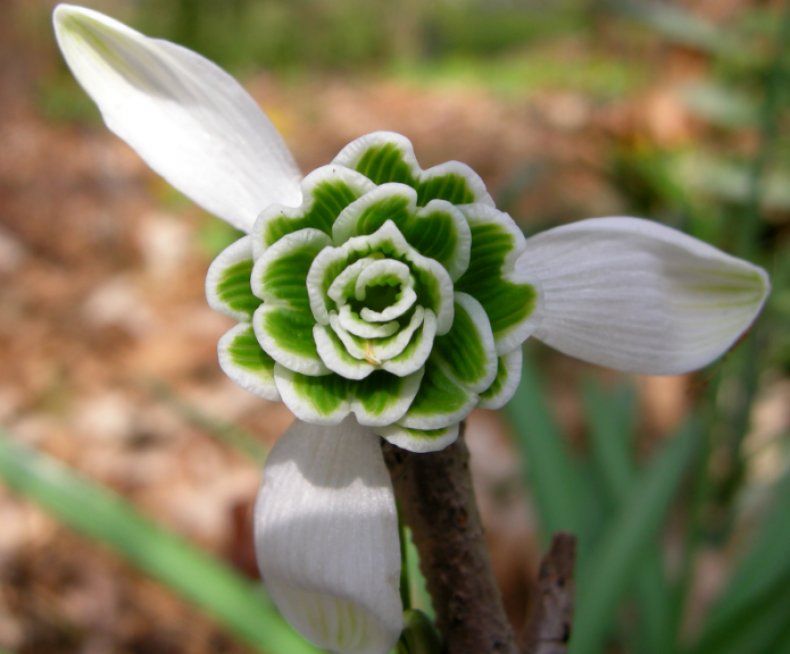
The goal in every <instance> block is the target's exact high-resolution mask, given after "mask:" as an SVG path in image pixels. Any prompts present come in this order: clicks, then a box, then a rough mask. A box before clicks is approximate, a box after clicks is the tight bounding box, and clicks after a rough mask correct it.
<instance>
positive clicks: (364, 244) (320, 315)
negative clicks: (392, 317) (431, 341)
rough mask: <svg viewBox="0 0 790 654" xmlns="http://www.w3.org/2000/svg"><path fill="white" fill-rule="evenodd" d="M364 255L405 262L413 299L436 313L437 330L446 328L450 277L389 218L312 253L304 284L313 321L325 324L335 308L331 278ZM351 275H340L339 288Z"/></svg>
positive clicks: (449, 319)
mask: <svg viewBox="0 0 790 654" xmlns="http://www.w3.org/2000/svg"><path fill="white" fill-rule="evenodd" d="M365 257H371V258H374V259H375V258H379V259H388V258H389V259H395V260H397V261H400V262H402V263H405V264H406V265H407V266H408V267H409V270H410V272H411V275H412V277H413V278H414V280H415V282H414V290H415V292H416V294H417V303H418V304H421V305H423V306H424V307H425V308H426V309H431V310H432V311H433V312H434V313H435V314H436V318H437V332H438V333H444V332H446V331H447V330H448V329H449V328H450V325H451V324H452V320H453V302H452V289H453V282H452V279H450V276H449V274H448V273H447V271H446V270H445V269H444V268H443V267H442V266H441V264H439V263H438V262H437V261H434V260H433V259H429V258H428V257H424V256H422V255H421V254H420V253H419V252H417V251H416V250H415V249H414V248H412V247H411V246H410V245H409V244H408V243H407V242H406V240H405V239H404V237H403V235H402V234H401V232H400V230H398V228H397V226H396V225H395V224H394V223H393V222H392V221H389V220H388V221H387V222H385V223H384V224H383V225H382V226H381V228H380V229H378V230H377V231H376V232H375V233H374V234H371V235H369V236H355V237H353V238H350V239H349V240H348V241H346V242H345V243H343V245H341V246H340V247H336V248H326V249H324V250H323V251H321V252H320V253H319V254H318V256H316V258H315V260H314V261H313V264H312V266H311V268H310V271H309V273H308V276H307V288H308V294H309V298H310V308H311V309H312V311H313V315H314V316H315V319H316V321H317V322H319V323H321V324H324V325H325V324H327V323H328V322H329V312H330V311H332V310H337V309H338V306H337V304H335V303H333V302H331V301H330V300H329V299H328V297H327V295H328V292H329V289H330V288H331V287H332V284H333V282H334V281H335V279H337V278H338V277H339V276H340V275H341V274H342V273H343V271H344V270H345V269H347V268H350V267H351V266H353V265H354V264H355V263H356V262H357V261H358V260H360V259H362V258H365ZM355 274H357V273H355ZM352 277H353V276H351V275H350V276H349V278H348V279H347V280H346V279H345V278H344V282H343V285H342V289H344V290H343V292H345V289H346V288H347V286H345V283H346V282H348V283H350V280H351V279H352ZM338 297H339V295H338ZM387 320H388V319H387Z"/></svg>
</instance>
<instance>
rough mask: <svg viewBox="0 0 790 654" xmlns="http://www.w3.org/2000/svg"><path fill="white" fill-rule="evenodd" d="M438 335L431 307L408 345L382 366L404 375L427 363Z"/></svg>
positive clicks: (396, 373)
mask: <svg viewBox="0 0 790 654" xmlns="http://www.w3.org/2000/svg"><path fill="white" fill-rule="evenodd" d="M435 336H436V316H434V315H433V311H431V310H430V309H428V310H426V311H425V314H424V315H423V319H422V323H421V324H420V326H419V328H418V329H417V330H416V331H415V332H414V334H413V335H412V336H411V338H410V339H409V342H408V343H406V346H405V347H404V348H403V350H401V351H400V352H398V354H396V355H394V356H392V357H391V358H389V359H387V360H386V361H384V362H382V364H381V367H382V369H384V370H387V371H388V372H391V373H392V374H394V375H398V376H400V377H403V376H404V375H409V374H411V373H412V372H413V371H414V370H417V369H418V368H421V367H422V366H423V365H425V362H426V361H427V360H428V357H429V356H430V354H431V350H432V349H433V342H434V337H435Z"/></svg>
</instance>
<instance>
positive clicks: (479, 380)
mask: <svg viewBox="0 0 790 654" xmlns="http://www.w3.org/2000/svg"><path fill="white" fill-rule="evenodd" d="M434 351H435V352H436V356H437V357H438V358H439V359H440V360H441V361H442V362H443V363H444V364H445V366H446V368H447V370H448V372H449V373H450V374H451V375H452V376H453V377H454V378H455V379H456V381H459V382H460V383H461V384H463V385H464V386H466V387H467V388H468V389H469V390H470V391H472V392H473V393H479V392H481V391H483V390H485V389H486V388H488V387H489V386H490V385H491V383H492V382H493V381H494V377H495V376H496V371H497V363H496V347H495V345H494V335H493V333H492V332H491V325H490V324H489V322H488V316H487V315H486V312H485V310H484V309H483V307H482V306H481V305H480V303H479V302H478V301H477V300H475V299H474V298H473V297H472V296H471V295H467V294H466V293H456V294H455V317H454V318H453V326H452V327H451V328H450V331H449V332H447V333H446V334H444V335H443V336H439V337H437V339H436V342H435V344H434Z"/></svg>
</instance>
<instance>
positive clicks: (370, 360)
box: [365, 341, 381, 366]
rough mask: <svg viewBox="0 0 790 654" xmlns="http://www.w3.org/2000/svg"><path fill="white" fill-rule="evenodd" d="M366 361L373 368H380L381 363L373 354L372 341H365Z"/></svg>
mask: <svg viewBox="0 0 790 654" xmlns="http://www.w3.org/2000/svg"><path fill="white" fill-rule="evenodd" d="M365 361H367V362H368V363H369V364H371V365H372V366H380V365H381V361H380V360H379V359H377V358H376V356H375V355H374V354H373V345H372V344H371V342H370V341H365Z"/></svg>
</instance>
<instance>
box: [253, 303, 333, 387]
mask: <svg viewBox="0 0 790 654" xmlns="http://www.w3.org/2000/svg"><path fill="white" fill-rule="evenodd" d="M314 324H315V323H314V321H313V316H312V315H310V313H309V312H304V311H300V310H298V309H292V308H290V307H287V306H280V305H273V304H262V305H261V306H260V307H259V308H258V310H257V311H256V312H255V317H254V318H253V326H254V327H255V336H256V337H257V339H258V342H259V343H260V344H261V346H262V347H263V349H264V350H265V351H266V353H267V354H268V355H269V356H270V357H271V358H272V359H274V360H275V361H277V363H281V364H282V365H284V366H286V367H288V368H290V369H291V370H295V371H296V372H300V373H303V374H305V375H324V374H326V373H327V372H328V370H327V368H326V366H324V364H323V362H322V361H321V358H320V357H319V356H318V351H317V349H316V344H315V339H314V338H313V325H314Z"/></svg>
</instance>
